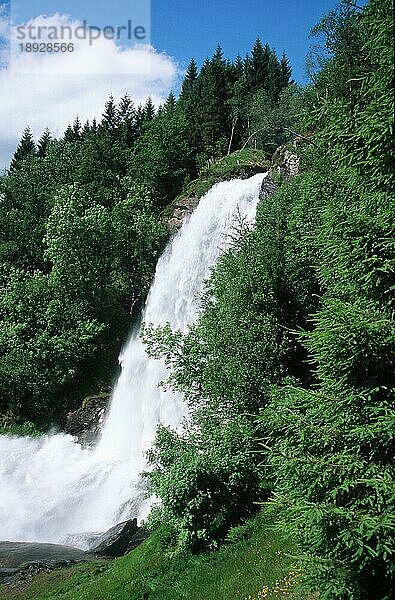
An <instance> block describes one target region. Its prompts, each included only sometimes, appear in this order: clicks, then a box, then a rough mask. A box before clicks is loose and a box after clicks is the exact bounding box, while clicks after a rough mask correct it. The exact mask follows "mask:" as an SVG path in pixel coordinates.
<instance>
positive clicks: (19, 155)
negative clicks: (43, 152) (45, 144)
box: [10, 127, 37, 171]
mask: <svg viewBox="0 0 395 600" xmlns="http://www.w3.org/2000/svg"><path fill="white" fill-rule="evenodd" d="M35 156H37V149H36V144H35V143H34V138H33V134H32V130H31V129H30V127H26V129H25V130H24V131H23V133H22V137H21V141H20V142H19V144H18V147H17V149H16V151H15V154H14V156H13V158H12V161H11V164H10V171H14V170H15V169H17V168H18V166H19V164H20V162H21V161H22V160H24V159H26V158H28V157H35Z"/></svg>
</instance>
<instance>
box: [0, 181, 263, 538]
mask: <svg viewBox="0 0 395 600" xmlns="http://www.w3.org/2000/svg"><path fill="white" fill-rule="evenodd" d="M264 177H265V175H262V174H260V175H256V176H254V177H252V178H250V179H247V180H233V181H229V182H224V183H219V184H217V185H216V186H214V187H213V188H212V189H211V190H210V191H209V192H208V193H207V194H206V195H205V196H204V197H203V198H202V200H201V201H200V203H199V205H198V207H197V208H196V210H195V211H194V212H193V214H192V215H191V217H189V218H188V219H187V220H186V221H185V222H184V224H183V226H182V228H181V230H180V231H179V232H178V233H177V234H176V235H175V236H174V237H173V238H172V240H171V241H170V242H169V244H168V246H167V248H166V249H165V251H164V253H163V255H162V256H161V258H160V259H159V261H158V265H157V268H156V274H155V278H154V281H153V284H152V286H151V290H150V292H149V295H148V299H147V302H146V306H145V309H144V311H143V315H142V318H143V320H144V321H145V322H146V323H153V324H154V325H164V324H165V323H167V322H169V323H170V324H171V326H172V327H173V328H176V329H181V330H183V331H186V330H187V328H188V325H189V324H191V323H192V322H194V320H195V319H196V317H197V314H198V307H199V293H200V292H201V291H202V289H203V286H204V281H205V280H206V279H207V277H208V276H209V274H210V270H211V268H212V267H213V265H214V264H215V262H216V260H217V259H218V257H219V255H220V254H221V253H222V252H223V251H224V250H225V249H226V248H227V247H228V246H229V243H230V234H231V233H233V230H234V225H235V221H236V220H237V219H238V218H239V217H242V218H243V219H245V220H248V221H250V222H253V221H254V219H255V212H256V206H257V203H258V198H259V190H260V187H261V184H262V180H263V178H264ZM120 361H121V366H122V370H121V374H120V377H119V380H118V382H117V384H116V386H115V389H114V392H113V396H112V400H111V405H110V409H109V411H108V414H107V416H106V419H105V422H104V425H103V428H102V433H101V436H100V439H99V440H98V442H97V444H96V446H95V447H94V448H90V449H89V448H82V447H81V446H80V445H79V444H78V443H77V442H76V440H75V439H74V438H73V437H72V436H69V435H64V434H57V435H46V436H43V437H41V438H38V439H33V438H17V437H10V436H0V539H2V540H10V541H30V542H33V541H36V542H55V543H65V542H67V543H72V544H74V545H76V546H79V547H81V548H83V549H86V548H87V546H89V542H88V541H87V540H88V539H89V538H90V536H88V535H83V534H84V533H85V532H97V531H105V530H107V529H108V528H109V527H111V526H112V525H114V524H115V523H118V522H120V521H121V520H124V519H126V518H129V517H131V516H138V517H140V518H141V517H143V516H145V514H146V512H147V508H148V507H149V502H147V501H146V500H144V499H143V496H144V485H143V483H142V480H141V477H140V473H141V471H142V470H144V468H145V467H146V460H145V452H146V451H147V449H148V448H149V447H150V446H151V445H152V442H153V440H154V437H155V430H156V427H157V425H158V423H159V422H161V423H164V424H166V425H169V426H171V427H174V428H178V427H180V426H181V423H182V421H183V418H184V417H185V415H186V408H185V405H184V403H183V399H182V397H181V396H179V395H176V394H173V393H171V392H169V391H165V390H163V388H161V387H158V384H159V382H160V381H162V380H163V379H165V378H166V375H167V371H166V368H165V366H164V364H163V362H162V361H161V360H153V359H151V358H149V357H148V355H147V354H146V352H145V350H144V346H143V344H142V342H141V340H140V337H139V330H138V328H137V329H135V330H134V331H133V332H132V335H131V337H130V339H129V342H128V343H127V345H126V346H125V348H124V350H123V352H122V354H121V357H120ZM81 534H82V535H81Z"/></svg>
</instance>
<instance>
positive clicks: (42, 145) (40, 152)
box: [37, 127, 52, 158]
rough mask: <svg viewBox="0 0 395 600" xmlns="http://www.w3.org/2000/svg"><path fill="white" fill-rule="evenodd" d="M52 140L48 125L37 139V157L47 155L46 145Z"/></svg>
mask: <svg viewBox="0 0 395 600" xmlns="http://www.w3.org/2000/svg"><path fill="white" fill-rule="evenodd" d="M51 140H52V135H51V132H50V131H49V129H48V127H47V129H46V130H45V131H44V133H43V134H42V136H41V138H40V139H39V140H38V144H37V156H38V157H39V158H44V157H45V156H46V155H47V151H48V146H49V144H50V142H51Z"/></svg>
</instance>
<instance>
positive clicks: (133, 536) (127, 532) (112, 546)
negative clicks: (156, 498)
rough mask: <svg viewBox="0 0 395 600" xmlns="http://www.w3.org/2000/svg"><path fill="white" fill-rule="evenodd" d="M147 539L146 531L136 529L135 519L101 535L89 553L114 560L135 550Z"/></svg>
mask: <svg viewBox="0 0 395 600" xmlns="http://www.w3.org/2000/svg"><path fill="white" fill-rule="evenodd" d="M147 537H148V533H147V531H146V530H145V529H143V528H141V527H138V525H137V519H131V520H130V521H124V522H123V523H118V525H115V526H114V527H111V529H109V530H108V531H106V532H105V533H103V535H101V536H100V537H99V538H98V540H97V543H96V545H95V546H94V547H93V548H92V550H91V551H92V553H93V554H95V555H96V556H106V557H110V558H116V557H117V556H123V555H124V554H126V553H127V552H130V551H131V550H133V549H134V548H137V546H139V545H140V544H141V543H142V542H143V541H144V540H145V539H146V538H147Z"/></svg>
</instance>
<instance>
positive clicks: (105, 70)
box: [0, 14, 178, 168]
mask: <svg viewBox="0 0 395 600" xmlns="http://www.w3.org/2000/svg"><path fill="white" fill-rule="evenodd" d="M25 25H34V26H35V27H38V26H39V25H41V26H46V27H57V28H58V29H60V27H61V26H62V25H63V26H71V27H72V28H75V27H77V26H81V23H80V22H79V21H75V20H73V19H71V18H70V17H68V16H65V15H60V14H55V15H52V16H50V17H47V16H40V17H37V18H35V19H33V20H31V21H29V22H28V23H27V24H25ZM34 31H35V35H36V34H37V29H35V30H34ZM52 31H53V30H52ZM17 36H18V33H17V29H16V26H15V27H13V30H12V40H13V42H12V45H11V64H10V67H9V68H8V69H7V70H3V71H0V88H1V95H0V168H1V167H3V166H4V165H6V164H7V163H8V162H9V160H10V155H11V153H12V152H13V150H14V149H15V146H16V144H17V142H18V140H19V138H20V134H21V132H22V130H23V129H24V128H25V127H26V126H27V125H29V126H30V127H31V128H32V130H33V133H34V135H35V136H36V137H39V136H40V135H41V134H42V132H43V131H44V129H45V127H49V129H50V130H51V131H52V133H53V134H54V135H60V134H61V133H62V132H63V131H64V129H65V127H66V126H67V125H68V124H69V123H70V122H72V121H73V120H74V118H75V116H76V115H77V114H78V115H79V117H80V120H81V121H85V120H86V119H92V118H93V117H96V118H100V115H101V113H102V111H103V107H104V103H105V101H106V100H107V99H108V96H109V95H110V93H112V94H113V95H114V97H115V98H116V99H117V98H120V97H121V96H122V95H123V94H125V93H126V92H128V93H129V95H130V96H131V97H132V98H133V100H134V101H135V102H136V103H140V102H143V101H145V99H146V98H147V96H149V95H151V96H152V98H153V100H154V102H157V103H159V102H160V101H162V100H163V99H164V98H165V97H166V95H167V94H168V93H169V91H170V89H171V88H172V87H173V86H174V84H175V83H176V80H177V77H178V69H177V65H176V63H175V61H174V59H172V58H171V57H169V56H167V55H165V54H161V53H158V52H157V51H156V50H155V49H154V48H153V47H152V46H149V45H141V46H134V47H132V48H126V47H121V46H119V45H118V44H117V43H116V41H115V40H111V39H105V38H104V37H101V38H100V39H98V40H95V41H94V42H93V43H92V45H89V42H88V40H77V39H75V38H74V39H73V40H71V41H72V43H73V44H74V52H65V53H57V54H49V53H43V54H41V53H33V52H21V49H20V46H19V44H20V43H21V42H22V41H23V42H29V41H31V40H27V39H25V40H20V39H17ZM40 41H41V42H45V41H46V40H45V38H44V37H43V36H42V38H41V40H40ZM52 41H53V40H52ZM69 41H70V40H68V39H66V40H65V42H69Z"/></svg>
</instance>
